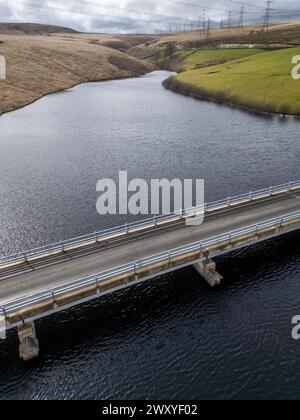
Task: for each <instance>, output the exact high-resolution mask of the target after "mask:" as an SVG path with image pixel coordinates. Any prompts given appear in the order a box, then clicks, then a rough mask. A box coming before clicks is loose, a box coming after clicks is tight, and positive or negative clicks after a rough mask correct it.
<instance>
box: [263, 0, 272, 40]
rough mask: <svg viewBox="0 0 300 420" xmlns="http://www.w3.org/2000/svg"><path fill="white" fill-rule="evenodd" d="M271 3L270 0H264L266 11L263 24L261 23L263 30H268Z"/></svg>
mask: <svg viewBox="0 0 300 420" xmlns="http://www.w3.org/2000/svg"><path fill="white" fill-rule="evenodd" d="M272 3H273V1H272V0H268V1H266V5H267V7H266V13H265V16H264V25H263V32H265V31H267V32H269V24H270V17H271V10H272V9H271V4H272Z"/></svg>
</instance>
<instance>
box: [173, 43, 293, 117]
mask: <svg viewBox="0 0 300 420" xmlns="http://www.w3.org/2000/svg"><path fill="white" fill-rule="evenodd" d="M295 55H300V47H297V48H292V49H283V50H277V51H269V52H264V53H260V54H256V55H253V56H251V57H246V58H243V59H239V60H234V61H230V62H228V63H226V64H220V65H216V66H211V67H207V68H203V69H196V70H190V71H186V72H183V73H181V74H179V75H177V76H176V77H172V78H171V79H169V80H168V81H167V82H166V87H169V88H171V89H173V90H176V91H178V92H181V93H184V94H188V95H192V96H196V97H199V98H204V99H213V100H216V101H218V102H226V103H230V104H235V105H239V106H242V107H246V108H249V109H252V110H257V111H265V112H274V113H282V114H290V115H293V114H297V115H300V81H296V80H294V79H293V78H292V76H291V71H292V68H293V64H292V63H291V61H292V58H293V56H295Z"/></svg>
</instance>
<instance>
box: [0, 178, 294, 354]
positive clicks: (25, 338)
mask: <svg viewBox="0 0 300 420" xmlns="http://www.w3.org/2000/svg"><path fill="white" fill-rule="evenodd" d="M203 212H204V216H205V218H204V223H203V224H202V225H200V226H187V224H186V221H187V220H188V219H189V218H191V217H195V216H197V215H200V214H203ZM297 229H300V181H297V182H290V183H288V184H285V185H280V186H277V187H271V188H268V189H264V190H260V191H256V192H251V193H247V194H243V195H240V196H237V197H232V198H227V199H225V200H219V201H216V202H213V203H208V204H205V206H203V207H202V208H194V209H189V210H184V211H182V212H180V214H179V213H178V214H173V215H169V216H160V217H154V218H152V219H148V220H146V221H142V222H138V223H133V224H128V225H125V226H121V227H116V228H113V229H109V230H106V231H103V232H97V233H95V234H93V235H88V236H83V237H80V238H76V239H72V240H69V241H65V242H61V243H58V244H54V245H51V246H47V247H43V248H39V249H35V250H31V251H28V252H24V253H20V254H16V255H13V256H10V257H6V258H3V259H2V260H1V261H0V317H1V319H2V320H3V322H2V324H3V326H2V329H11V328H17V329H18V334H19V338H20V357H21V358H23V359H24V360H30V359H31V358H33V357H36V356H38V354H39V346H38V340H37V337H36V332H35V327H34V321H35V320H37V319H40V318H43V317H45V316H48V315H51V314H53V313H56V312H59V311H63V310H65V309H68V308H70V307H72V306H75V305H79V304H81V303H83V302H87V301H89V300H92V299H96V298H98V297H100V296H104V295H106V294H109V293H112V292H114V291H117V290H121V289H123V288H126V287H129V286H131V285H134V284H137V283H139V282H142V281H146V280H149V279H151V278H155V277H157V276H160V275H162V274H166V273H169V272H171V271H174V270H178V269H181V268H183V267H187V266H194V268H195V269H196V270H197V271H198V273H199V274H200V275H201V276H202V277H203V278H204V279H205V280H206V281H207V282H208V283H209V284H210V285H211V286H217V285H218V284H220V282H221V280H222V277H221V275H220V274H219V273H218V272H217V269H216V265H215V263H214V261H213V258H215V257H217V256H219V255H222V254H226V253H229V252H232V251H234V250H237V249H241V248H243V247H246V246H249V245H252V244H255V243H258V242H261V241H265V240H268V239H270V238H273V237H276V236H278V235H283V234H286V233H288V232H291V231H294V230H297ZM0 325H1V323H0ZM0 333H1V327H0Z"/></svg>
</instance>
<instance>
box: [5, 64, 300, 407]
mask: <svg viewBox="0 0 300 420" xmlns="http://www.w3.org/2000/svg"><path fill="white" fill-rule="evenodd" d="M166 76H167V74H166V73H165V72H156V73H154V74H151V75H148V76H146V77H142V78H139V79H131V80H125V81H113V82H107V83H97V84H88V85H82V86H80V87H77V88H75V89H72V90H70V91H68V92H65V93H62V94H60V95H53V96H49V97H47V98H44V99H42V100H41V101H38V102H37V103H35V104H34V105H32V106H29V107H26V108H24V109H22V110H19V111H16V112H13V113H11V114H7V115H5V116H3V117H2V118H1V119H0V131H1V137H0V147H1V155H0V196H1V207H0V216H1V217H0V225H1V238H0V245H1V248H2V254H9V253H11V252H15V251H18V250H21V249H24V248H31V247H33V246H37V245H40V244H43V243H48V242H53V241H56V240H59V239H64V238H68V237H72V236H76V235H78V234H83V233H88V232H92V231H95V230H97V229H101V228H103V227H107V226H111V225H114V224H119V223H121V222H124V221H125V220H123V219H118V220H116V219H112V218H109V219H105V220H103V219H101V218H100V217H99V216H98V215H97V214H96V212H95V202H96V192H95V186H96V182H97V180H98V179H100V178H102V177H105V178H107V177H113V178H116V177H117V173H118V171H119V170H128V172H129V176H130V178H133V177H143V178H145V177H146V178H147V179H150V178H152V177H169V178H175V177H181V178H196V177H197V178H205V180H206V191H207V199H208V200H211V199H214V198H218V197H223V196H224V195H226V194H235V193H240V192H245V191H249V190H251V189H252V190H253V189H256V188H259V187H265V186H267V185H269V184H276V183H281V182H286V181H289V180H292V179H299V178H300V171H299V149H298V138H299V136H297V132H298V131H299V123H298V122H297V121H295V120H280V119H279V118H263V117H259V116H254V115H249V114H246V113H243V112H240V111H238V110H233V109H230V108H227V107H223V106H218V105H215V104H212V103H206V102H200V101H195V100H193V99H190V98H186V97H182V96H180V95H176V94H174V93H172V92H169V91H166V90H164V89H163V88H162V87H161V85H160V83H161V81H162V80H163V79H164V78H165V77H166ZM297 239H298V234H297V233H294V234H291V235H288V236H286V237H282V238H278V239H275V240H272V241H270V242H268V243H264V244H262V245H259V246H255V247H252V248H249V249H247V250H243V251H242V252H239V253H236V254H234V255H230V256H229V255H228V256H226V257H222V258H219V259H218V268H219V271H220V272H221V273H222V274H223V275H224V279H225V280H224V283H223V285H222V286H221V287H220V288H218V289H214V290H211V289H210V288H209V287H208V286H207V285H206V284H205V283H204V282H203V281H202V280H200V279H199V278H198V276H197V275H196V274H195V273H194V272H193V270H191V269H185V270H182V271H180V272H177V273H173V274H171V275H168V276H164V277H162V278H159V279H155V280H153V281H151V282H148V283H146V284H142V285H139V286H137V287H133V288H131V289H129V290H127V291H126V292H122V293H117V294H114V295H112V296H109V297H105V298H103V299H101V300H99V301H97V302H93V303H91V304H88V305H86V306H84V307H80V308H75V309H73V310H70V311H68V312H66V313H63V314H60V315H58V316H53V317H51V318H48V319H46V320H43V321H40V322H38V324H37V329H38V336H39V340H40V345H41V349H42V355H41V358H40V360H38V361H36V362H34V363H33V364H28V365H23V364H21V363H20V362H19V361H18V359H17V351H16V350H17V346H18V342H17V338H16V334H15V332H10V333H9V337H8V340H6V341H5V342H1V343H0V372H1V374H0V398H18V399H22V398H33V399H38V398H48V399H49V398H93V399H97V398H98V399H100V398H126V399H131V398H153V399H158V398H187V399H193V398H199V399H201V398H209V399H215V398H236V399H238V398H246V399H247V398H249V399H250V398H294V399H296V398H300V391H299V389H300V368H299V361H300V356H299V355H300V344H299V343H297V342H294V341H292V339H291V319H292V317H293V315H295V314H298V313H300V293H299V271H300V264H299V258H298V257H299V252H300V245H299V243H298V240H297ZM75 319H76V320H75Z"/></svg>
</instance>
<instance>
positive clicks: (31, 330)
mask: <svg viewBox="0 0 300 420" xmlns="http://www.w3.org/2000/svg"><path fill="white" fill-rule="evenodd" d="M18 336H19V340H20V346H19V354H20V359H23V361H24V362H28V361H29V360H32V359H35V358H36V357H38V356H39V353H40V347H39V342H38V339H37V336H36V331H35V326H34V322H30V323H27V324H23V325H22V326H21V327H18Z"/></svg>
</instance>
